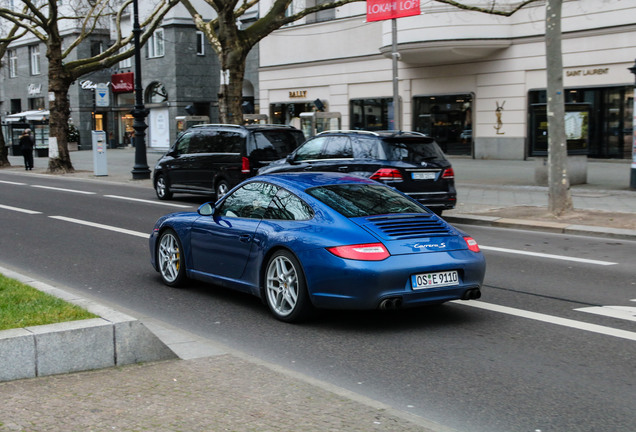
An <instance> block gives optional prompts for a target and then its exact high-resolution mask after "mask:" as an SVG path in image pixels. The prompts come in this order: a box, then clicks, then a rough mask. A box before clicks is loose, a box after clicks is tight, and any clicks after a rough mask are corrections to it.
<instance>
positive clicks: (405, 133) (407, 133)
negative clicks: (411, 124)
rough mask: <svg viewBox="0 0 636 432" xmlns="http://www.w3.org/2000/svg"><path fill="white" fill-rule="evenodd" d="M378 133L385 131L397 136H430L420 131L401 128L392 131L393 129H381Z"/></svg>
mask: <svg viewBox="0 0 636 432" xmlns="http://www.w3.org/2000/svg"><path fill="white" fill-rule="evenodd" d="M378 132H379V133H385V134H393V135H394V136H399V135H416V136H421V137H427V138H430V136H429V135H426V134H425V133H422V132H415V131H403V130H399V131H394V130H382V131H378Z"/></svg>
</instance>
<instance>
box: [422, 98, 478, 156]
mask: <svg viewBox="0 0 636 432" xmlns="http://www.w3.org/2000/svg"><path fill="white" fill-rule="evenodd" d="M472 102H473V96H472V95H471V94H453V95H435V96H417V97H414V98H413V130H414V131H416V132H421V133H424V134H426V135H429V136H431V137H433V138H435V141H437V143H438V144H439V145H440V147H441V148H442V150H443V151H444V153H447V154H452V155H470V154H471V153H472V143H473V125H472Z"/></svg>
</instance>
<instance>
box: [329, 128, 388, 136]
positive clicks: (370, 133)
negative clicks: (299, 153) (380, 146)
mask: <svg viewBox="0 0 636 432" xmlns="http://www.w3.org/2000/svg"><path fill="white" fill-rule="evenodd" d="M327 133H359V134H365V135H374V136H380V134H378V133H377V132H373V131H367V130H340V129H335V130H326V131H322V132H320V133H318V134H317V135H322V134H327Z"/></svg>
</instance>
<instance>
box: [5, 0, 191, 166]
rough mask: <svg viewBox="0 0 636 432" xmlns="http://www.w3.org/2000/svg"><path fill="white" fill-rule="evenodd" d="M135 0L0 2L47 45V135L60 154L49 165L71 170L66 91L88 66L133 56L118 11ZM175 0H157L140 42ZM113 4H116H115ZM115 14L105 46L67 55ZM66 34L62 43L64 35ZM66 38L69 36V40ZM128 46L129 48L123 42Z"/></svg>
mask: <svg viewBox="0 0 636 432" xmlns="http://www.w3.org/2000/svg"><path fill="white" fill-rule="evenodd" d="M132 1H133V0H126V1H125V2H123V3H121V4H120V5H117V3H119V2H113V1H112V0H92V1H83V0H79V1H77V2H74V4H75V5H76V8H75V9H73V8H71V7H70V4H71V3H73V2H64V3H62V2H59V1H58V0H44V1H38V0H23V3H24V5H25V10H23V11H14V10H12V9H8V8H0V18H4V19H6V20H8V21H10V22H12V23H13V24H15V25H17V26H19V27H20V28H22V29H24V30H26V31H28V32H29V33H31V34H32V35H33V36H35V37H36V38H37V39H38V40H40V41H41V42H43V43H44V44H45V45H46V57H47V59H48V62H49V74H48V80H49V93H51V94H52V98H51V99H52V100H51V101H50V104H49V108H50V111H51V116H50V118H49V131H50V136H51V137H55V138H56V139H57V146H58V154H59V155H58V157H56V158H49V167H48V169H49V171H51V172H72V171H74V168H73V165H72V163H71V159H70V155H69V152H68V143H67V131H68V121H69V117H70V113H71V110H70V103H69V100H68V92H69V88H70V86H71V85H72V84H73V82H74V81H75V80H77V79H78V78H80V77H81V76H82V75H85V74H87V73H90V72H95V71H97V70H101V69H105V68H108V67H111V66H113V65H114V64H116V63H118V62H119V61H121V60H124V59H126V58H129V57H131V56H132V55H133V54H134V48H133V47H132V46H130V45H129V43H130V42H131V40H132V39H133V34H132V33H130V34H127V35H124V34H122V30H121V20H122V15H123V14H124V12H125V11H126V9H127V8H128V6H130V4H131V3H132ZM178 2H179V0H157V1H156V5H155V7H154V9H152V11H151V12H150V14H149V15H148V16H147V17H146V19H145V20H144V21H143V22H142V23H141V26H142V27H143V28H144V30H143V33H142V34H141V37H140V42H141V43H142V44H143V43H145V42H146V41H147V40H148V38H149V37H150V36H151V35H152V33H153V32H154V30H155V29H156V28H157V27H158V26H159V24H160V23H161V20H162V19H163V17H164V16H165V14H166V13H167V12H168V11H169V10H170V9H171V8H172V7H173V6H174V5H176V4H177V3H178ZM113 4H114V5H116V6H113ZM111 19H114V21H115V29H116V39H115V40H114V43H113V44H112V45H110V46H109V47H108V48H107V49H106V50H105V51H103V52H101V53H99V54H96V55H93V56H92V57H87V58H81V59H77V60H70V61H69V60H68V59H69V58H70V57H69V56H70V54H71V53H72V52H73V50H74V49H76V48H77V47H78V46H79V45H80V44H81V43H82V42H83V41H84V40H86V38H88V37H89V35H90V34H91V32H92V31H94V30H95V29H97V28H103V26H105V25H108V20H111ZM68 23H70V26H71V27H74V30H75V32H74V33H73V35H72V37H71V38H69V37H68V36H63V35H62V29H63V27H62V26H63V25H67V24H68ZM65 38H67V40H66V41H64V42H65V44H64V46H63V44H62V42H63V40H64V39H65ZM69 39H70V40H69ZM127 46H129V47H128V48H126V47H127Z"/></svg>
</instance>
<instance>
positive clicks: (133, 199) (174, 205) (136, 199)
mask: <svg viewBox="0 0 636 432" xmlns="http://www.w3.org/2000/svg"><path fill="white" fill-rule="evenodd" d="M104 196H105V197H106V198H115V199H120V200H127V201H135V202H141V203H148V204H156V205H163V206H168V207H178V208H191V207H190V206H188V205H183V204H174V203H167V202H163V201H153V200H145V199H139V198H130V197H125V196H119V195H104Z"/></svg>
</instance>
